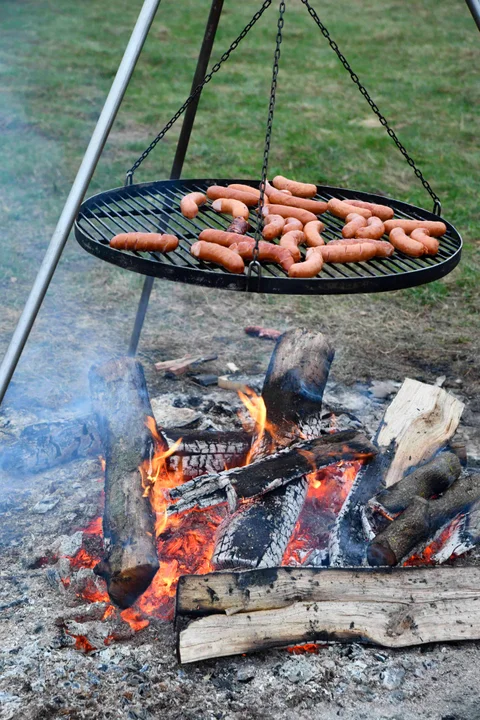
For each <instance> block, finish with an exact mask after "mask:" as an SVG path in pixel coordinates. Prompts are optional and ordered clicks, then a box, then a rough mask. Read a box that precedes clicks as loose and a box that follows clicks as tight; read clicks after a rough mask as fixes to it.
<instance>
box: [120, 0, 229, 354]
mask: <svg viewBox="0 0 480 720" xmlns="http://www.w3.org/2000/svg"><path fill="white" fill-rule="evenodd" d="M223 2H224V0H212V6H211V8H210V14H209V16H208V20H207V26H206V28H205V34H204V36H203V42H202V47H201V48H200V54H199V56H198V61H197V68H196V70H195V75H194V76H193V81H192V88H191V92H190V94H192V93H193V91H194V90H195V88H196V87H198V85H200V83H201V82H202V80H203V79H204V77H205V75H206V73H207V69H208V63H209V62H210V55H211V53H212V47H213V43H214V41H215V35H216V33H217V28H218V23H219V21H220V15H221V14H222V8H223ZM200 96H201V93H200V94H199V95H198V97H197V98H196V99H195V100H194V101H193V102H192V104H191V105H190V106H189V107H188V108H187V110H186V111H185V116H184V119H183V123H182V129H181V131H180V137H179V139H178V143H177V150H176V152H175V158H174V160H173V165H172V170H171V172H170V179H171V180H178V178H179V177H180V175H181V174H182V168H183V163H184V161H185V155H186V154H187V148H188V143H189V141H190V135H191V133H192V129H193V123H194V122H195V116H196V114H197V108H198V103H199V102H200ZM153 280H154V278H153V277H146V278H145V280H144V282H143V288H142V294H141V296H140V302H139V303H138V308H137V314H136V316H135V323H134V325H133V331H132V336H131V338H130V345H129V347H128V354H129V355H130V356H134V355H136V354H137V349H138V343H139V341H140V334H141V332H142V328H143V323H144V321H145V315H146V314H147V309H148V303H149V300H150V293H151V292H152V287H153Z"/></svg>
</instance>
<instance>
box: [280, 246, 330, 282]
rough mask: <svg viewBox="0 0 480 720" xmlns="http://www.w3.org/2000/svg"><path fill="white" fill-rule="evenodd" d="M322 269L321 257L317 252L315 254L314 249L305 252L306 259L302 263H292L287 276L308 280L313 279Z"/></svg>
mask: <svg viewBox="0 0 480 720" xmlns="http://www.w3.org/2000/svg"><path fill="white" fill-rule="evenodd" d="M312 250H313V251H314V252H311V251H312ZM322 267H323V256H322V255H321V253H319V252H315V248H310V250H307V259H306V260H304V262H299V263H294V265H292V266H291V268H290V270H289V271H288V274H289V276H290V277H293V278H310V277H315V276H316V275H318V273H319V272H320V271H321V269H322Z"/></svg>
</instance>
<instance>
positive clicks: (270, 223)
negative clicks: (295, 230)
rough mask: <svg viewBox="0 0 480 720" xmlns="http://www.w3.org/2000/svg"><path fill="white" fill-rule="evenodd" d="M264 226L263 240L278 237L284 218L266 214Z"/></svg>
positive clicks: (283, 225) (283, 224)
mask: <svg viewBox="0 0 480 720" xmlns="http://www.w3.org/2000/svg"><path fill="white" fill-rule="evenodd" d="M264 224H265V227H264V228H263V230H262V237H264V238H265V240H274V239H275V238H277V237H280V235H281V234H282V230H283V228H284V227H285V218H283V217H282V216H281V215H267V216H266V218H265V220H264Z"/></svg>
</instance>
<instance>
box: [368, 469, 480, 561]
mask: <svg viewBox="0 0 480 720" xmlns="http://www.w3.org/2000/svg"><path fill="white" fill-rule="evenodd" d="M478 500H480V474H477V475H465V476H464V477H463V478H460V480H457V481H456V482H455V483H453V485H451V486H450V487H449V488H448V489H447V490H446V491H445V492H444V494H443V495H442V496H441V497H439V498H437V499H436V500H425V499H424V498H422V497H415V498H414V499H413V501H412V502H411V503H410V505H409V506H408V507H407V509H406V510H405V511H404V512H403V513H402V514H401V515H399V517H397V518H396V519H395V520H393V521H392V522H391V523H390V525H388V527H387V528H385V530H383V531H382V532H381V533H379V534H378V535H377V536H376V538H375V539H374V540H373V541H372V542H371V543H370V544H369V546H368V551H367V560H368V563H369V565H372V566H378V565H397V563H399V562H401V560H402V559H403V558H405V557H406V556H408V555H409V554H410V553H411V551H412V550H413V549H414V548H415V546H416V545H418V544H419V543H420V542H422V541H425V540H428V539H429V538H431V537H432V536H433V535H434V533H435V532H436V531H437V530H439V529H440V528H441V527H442V526H443V525H444V524H445V523H446V522H447V521H448V520H451V519H452V518H454V517H455V516H456V515H458V514H459V513H461V512H466V511H467V510H468V509H469V507H470V506H471V505H473V504H474V503H475V502H476V501H478Z"/></svg>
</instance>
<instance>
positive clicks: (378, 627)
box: [176, 567, 480, 663]
mask: <svg viewBox="0 0 480 720" xmlns="http://www.w3.org/2000/svg"><path fill="white" fill-rule="evenodd" d="M479 581H480V572H479V570H478V568H474V567H469V568H442V569H439V570H429V569H420V568H415V569H408V570H407V569H405V570H404V569H401V568H398V569H394V570H389V571H388V573H387V572H381V571H376V572H372V571H370V570H368V569H363V570H362V569H359V568H356V569H355V570H354V571H349V570H344V571H338V570H337V571H335V570H329V569H325V570H313V569H312V570H308V569H303V568H302V569H299V568H270V569H268V570H255V571H249V572H242V573H216V574H211V575H205V576H202V577H198V578H195V577H194V576H188V577H184V578H181V580H180V583H179V590H178V596H177V600H178V602H177V623H176V627H177V652H178V658H179V660H180V662H182V663H188V662H195V661H199V660H205V659H207V658H213V657H223V656H227V655H236V654H243V653H248V652H254V651H258V650H262V649H268V648H272V647H283V646H286V645H296V644H303V643H306V642H318V641H331V640H337V641H340V642H342V641H343V642H345V641H347V642H351V641H356V642H364V643H365V642H366V643H373V644H377V645H382V646H385V647H392V648H393V647H408V646H411V645H421V644H424V643H430V642H449V641H450V642H451V641H458V640H475V639H480V590H479V589H478V587H479ZM202 582H204V583H205V584H204V586H203V587H201V583H202ZM207 595H208V596H209V598H210V600H209V599H208V598H207V597H206V596H207ZM227 595H228V597H227ZM212 612H213V613H214V614H211V613H212ZM196 613H200V614H204V613H206V616H205V617H200V618H198V619H194V620H193V621H191V622H190V623H189V624H188V625H187V626H185V621H186V620H187V617H183V618H182V615H186V614H193V615H195V614H196ZM452 618H454V619H455V622H452Z"/></svg>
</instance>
